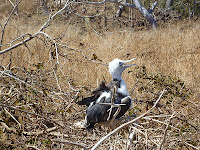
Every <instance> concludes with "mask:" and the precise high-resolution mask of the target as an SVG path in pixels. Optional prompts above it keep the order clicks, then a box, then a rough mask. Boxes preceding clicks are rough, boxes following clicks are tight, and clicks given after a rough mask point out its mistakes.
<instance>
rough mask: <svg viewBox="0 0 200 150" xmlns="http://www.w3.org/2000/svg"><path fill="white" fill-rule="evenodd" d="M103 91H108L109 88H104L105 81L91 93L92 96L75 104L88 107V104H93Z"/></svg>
mask: <svg viewBox="0 0 200 150" xmlns="http://www.w3.org/2000/svg"><path fill="white" fill-rule="evenodd" d="M104 91H109V88H108V86H106V83H105V81H102V82H101V83H100V84H99V86H98V87H97V88H96V89H95V90H94V91H92V94H93V96H90V97H86V98H83V99H82V100H81V101H79V102H77V104H79V105H86V106H89V105H90V103H92V102H95V101H96V100H97V99H98V98H99V96H100V95H101V94H102V92H104Z"/></svg>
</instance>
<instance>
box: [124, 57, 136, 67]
mask: <svg viewBox="0 0 200 150" xmlns="http://www.w3.org/2000/svg"><path fill="white" fill-rule="evenodd" d="M133 60H136V58H133V59H130V60H127V61H124V62H123V67H124V69H126V68H128V67H130V66H133V65H136V64H126V63H129V62H131V61H133Z"/></svg>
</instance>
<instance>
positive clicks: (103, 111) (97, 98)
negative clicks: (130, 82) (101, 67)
mask: <svg viewBox="0 0 200 150" xmlns="http://www.w3.org/2000/svg"><path fill="white" fill-rule="evenodd" d="M133 60H135V58H133V59H131V60H127V61H123V60H120V59H118V58H116V59H114V60H113V61H111V62H110V63H109V66H108V67H109V72H110V74H111V76H112V81H111V82H110V83H109V84H108V85H106V84H105V82H104V81H103V82H101V84H100V85H99V87H98V88H96V89H95V90H94V91H93V92H92V93H93V96H91V97H86V98H83V99H82V100H81V101H79V102H78V104H79V105H87V106H88V108H87V111H86V117H85V127H86V129H87V130H90V129H92V128H94V125H95V124H96V123H100V122H105V121H108V120H111V119H112V117H113V116H114V114H115V112H116V111H117V109H118V108H117V107H114V108H113V109H112V112H111V113H110V108H111V105H108V103H111V101H112V100H113V99H114V103H115V104H121V109H120V112H119V113H118V114H117V116H115V117H116V118H119V117H121V116H123V115H124V114H125V113H126V111H127V110H128V109H129V108H130V107H131V104H132V99H131V97H130V96H129V92H128V89H127V86H126V82H125V81H124V80H123V79H122V72H123V71H124V70H125V69H126V68H128V67H130V66H132V65H135V64H126V63H128V62H131V61H133ZM114 88H115V92H113V91H114ZM103 103H105V104H103Z"/></svg>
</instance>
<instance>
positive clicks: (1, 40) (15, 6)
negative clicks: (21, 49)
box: [0, 0, 21, 54]
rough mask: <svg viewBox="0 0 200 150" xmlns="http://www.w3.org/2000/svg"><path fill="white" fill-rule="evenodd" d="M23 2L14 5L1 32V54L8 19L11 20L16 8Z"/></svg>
mask: <svg viewBox="0 0 200 150" xmlns="http://www.w3.org/2000/svg"><path fill="white" fill-rule="evenodd" d="M20 2H21V0H20V1H19V2H18V3H17V4H16V5H15V6H14V8H13V10H12V12H11V13H10V16H9V17H8V19H7V20H6V22H5V24H4V26H3V30H2V34H1V41H0V54H1V45H2V42H3V36H4V32H5V28H6V26H7V24H8V21H9V20H10V18H11V16H12V15H13V13H14V12H15V10H16V9H17V7H18V5H19V3H20Z"/></svg>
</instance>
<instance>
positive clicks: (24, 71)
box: [0, 18, 200, 149]
mask: <svg viewBox="0 0 200 150" xmlns="http://www.w3.org/2000/svg"><path fill="white" fill-rule="evenodd" d="M42 20H43V19H38V18H35V20H32V21H31V22H29V21H27V22H26V24H23V23H22V22H23V20H22V19H21V18H17V19H13V20H12V21H10V22H9V26H8V27H7V28H6V31H5V36H4V41H3V45H4V44H6V43H9V42H10V41H12V40H13V39H15V38H17V37H18V36H19V35H22V34H24V33H27V32H28V33H31V34H33V33H35V32H36V31H37V30H38V29H39V28H40V27H41V25H42V24H43V23H44V21H42ZM0 33H1V30H0ZM45 33H47V34H48V35H49V36H51V37H52V38H54V39H55V40H56V41H57V42H58V43H62V44H63V45H64V44H65V45H67V46H68V47H69V48H67V47H59V50H58V53H59V55H58V59H57V57H56V55H55V46H54V44H53V43H52V42H51V41H50V39H48V38H46V37H44V36H42V35H41V36H38V38H35V39H33V40H31V41H30V42H28V43H26V44H24V45H22V46H20V47H18V48H16V49H14V50H12V53H11V52H8V53H5V54H4V55H1V56H0V60H1V66H4V67H5V68H6V69H1V71H5V70H9V67H8V65H9V63H10V64H11V65H10V69H11V71H12V73H14V74H15V77H17V78H19V79H20V80H21V81H26V83H22V82H19V81H17V80H14V79H12V78H10V77H8V76H7V75H5V74H4V75H2V74H0V79H1V81H0V90H1V97H0V104H1V107H0V119H1V125H0V134H1V138H0V141H1V144H0V148H2V149H12V148H15V149H22V148H23V149H24V148H26V147H29V146H30V145H32V146H35V147H37V148H40V149H50V148H52V149H62V148H63V149H78V148H80V147H78V146H74V145H69V144H65V145H62V144H60V143H58V142H53V140H54V139H57V140H66V141H71V142H76V143H81V144H82V145H85V146H87V147H91V146H93V145H94V144H95V143H96V142H97V141H99V140H100V139H101V138H102V137H103V136H105V135H106V134H107V133H108V132H109V131H111V130H112V129H111V128H110V127H107V126H105V125H103V126H102V127H101V128H98V127H97V128H96V129H95V130H94V133H92V134H91V133H88V132H86V131H85V130H84V129H80V128H77V127H76V126H75V123H77V122H79V121H81V120H83V119H84V113H85V111H84V109H85V108H83V107H80V106H78V105H77V104H76V103H75V102H76V101H78V100H80V99H81V98H82V97H85V96H87V95H89V92H90V90H92V89H94V88H95V87H96V84H97V80H98V81H101V80H103V79H105V80H106V81H109V80H110V79H111V76H110V75H109V73H108V69H107V66H106V65H102V64H100V63H104V64H106V63H108V62H109V61H111V60H113V59H114V58H120V59H124V60H126V59H130V58H137V60H136V61H135V63H136V64H137V65H138V67H131V68H129V69H128V70H126V71H125V72H124V74H123V77H124V79H125V81H126V82H127V86H128V89H129V91H130V93H131V97H132V98H133V99H134V107H133V108H132V109H130V110H129V112H128V113H127V114H126V115H128V114H133V113H137V114H138V115H139V114H142V113H144V112H145V111H147V110H148V109H149V108H150V107H151V106H152V103H153V102H154V101H155V100H156V99H157V98H158V96H159V94H160V92H161V90H162V89H164V88H166V89H168V91H170V92H171V93H169V92H166V94H165V96H164V97H163V98H162V100H161V101H160V103H159V107H158V108H156V110H154V111H153V112H152V114H149V116H148V117H150V116H154V117H153V119H154V120H152V119H150V120H149V118H148V117H147V118H143V119H142V120H140V121H139V122H138V125H139V126H134V125H130V126H128V127H126V128H124V129H122V130H120V131H119V132H118V133H116V134H115V135H113V136H111V137H110V138H109V139H108V140H106V141H105V142H104V143H103V144H102V145H101V148H100V149H102V148H103V149H110V148H113V149H126V145H127V141H128V136H129V134H130V133H131V132H132V131H133V127H136V128H138V129H139V130H140V131H142V132H143V133H145V134H144V135H143V134H141V133H139V132H137V133H136V137H135V138H134V139H133V141H131V144H130V148H132V149H149V148H152V149H156V148H158V145H159V144H160V143H161V141H162V140H163V138H162V137H163V135H164V133H165V132H166V135H165V136H166V139H165V141H164V143H163V146H162V147H163V149H187V148H188V149H192V146H194V147H196V148H197V147H200V145H199V139H200V137H199V127H200V122H199V116H200V112H199V106H200V104H199V97H200V94H199V93H200V89H199V85H200V40H199V39H200V25H199V22H198V21H197V22H190V23H188V22H180V23H177V24H176V25H169V27H166V28H163V29H158V30H157V31H156V32H153V31H146V30H143V31H137V32H136V31H134V30H131V29H128V28H127V29H125V30H124V31H123V32H113V33H108V34H105V35H102V36H99V35H97V34H95V33H93V32H92V31H89V32H85V31H83V30H82V29H81V26H71V25H69V24H65V23H63V22H62V21H59V20H56V21H53V22H52V23H51V25H50V26H49V27H48V28H47V29H45ZM17 42H18V41H15V42H14V43H17ZM64 42H65V43H64ZM14 43H12V44H14ZM12 44H11V45H12ZM9 46H10V44H9V45H4V46H3V47H2V49H4V48H6V47H9ZM72 48H73V49H72ZM93 54H96V55H97V57H98V59H100V60H102V61H99V60H97V63H96V62H92V61H90V60H89V59H92V58H93ZM83 56H84V57H83ZM10 58H11V59H10ZM10 60H11V61H10ZM58 62H59V65H58V64H57V63H58ZM144 68H146V70H144ZM182 83H183V84H182ZM88 89H90V90H88ZM9 91H10V92H9ZM184 95H186V96H184ZM2 104H3V105H2ZM6 106H7V107H6ZM11 106H12V107H11ZM5 108H6V110H5ZM16 108H17V109H20V110H17V109H16ZM7 111H8V112H10V113H11V115H10V114H9V113H7ZM28 112H31V113H33V114H30V113H28ZM173 113H175V114H174V115H175V116H174V117H173V118H171V119H170V116H171V115H172V114H173ZM39 115H42V116H39ZM162 115H166V116H165V117H161V116H162ZM155 116H159V117H155ZM13 117H14V118H16V120H18V122H19V123H17V122H16V121H15V120H13ZM123 121H124V122H126V121H127V120H123ZM159 121H160V122H159ZM2 122H3V123H5V124H6V125H5V124H2ZM19 124H21V127H20V125H19ZM119 124H120V123H119ZM6 126H7V127H6ZM52 127H56V129H55V130H53V131H49V132H48V129H52ZM166 127H167V128H166ZM40 131H42V132H40ZM156 143H157V144H158V145H156ZM191 145H192V146H191ZM17 146H19V147H18V148H17Z"/></svg>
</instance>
